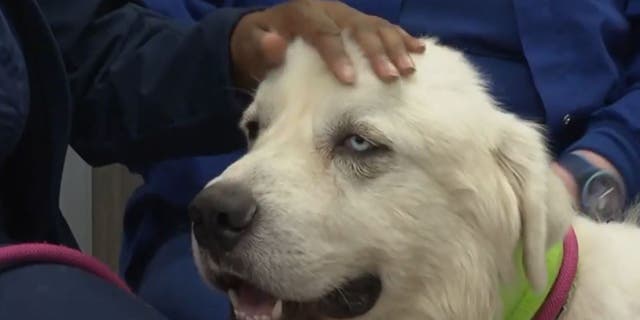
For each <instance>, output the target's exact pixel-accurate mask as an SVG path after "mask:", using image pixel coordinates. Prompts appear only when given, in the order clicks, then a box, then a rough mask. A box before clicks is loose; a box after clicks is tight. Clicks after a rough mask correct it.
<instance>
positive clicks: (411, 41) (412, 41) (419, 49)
mask: <svg viewBox="0 0 640 320" xmlns="http://www.w3.org/2000/svg"><path fill="white" fill-rule="evenodd" d="M394 27H395V28H396V30H397V31H398V32H399V33H400V34H401V35H402V40H403V42H404V45H405V47H406V48H407V50H409V52H412V53H423V52H424V51H425V49H426V47H425V45H424V42H423V41H422V40H420V39H418V38H416V37H414V36H412V35H410V34H409V33H408V32H407V31H405V30H404V29H402V28H401V27H400V26H394Z"/></svg>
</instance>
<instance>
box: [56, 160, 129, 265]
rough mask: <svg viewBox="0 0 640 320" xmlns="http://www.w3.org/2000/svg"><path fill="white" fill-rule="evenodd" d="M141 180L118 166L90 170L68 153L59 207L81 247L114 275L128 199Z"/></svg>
mask: <svg viewBox="0 0 640 320" xmlns="http://www.w3.org/2000/svg"><path fill="white" fill-rule="evenodd" d="M140 183H141V179H140V177H138V176H134V175H132V174H131V173H129V171H128V170H127V169H126V168H125V167H123V166H120V165H113V166H107V167H102V168H91V167H89V166H88V165H87V164H86V163H85V162H84V161H83V160H82V159H81V158H80V157H79V156H78V155H77V154H76V153H75V152H73V150H71V149H70V150H69V152H68V153H67V161H66V162H65V169H64V173H63V180H62V191H61V195H60V207H61V210H62V212H63V214H64V215H65V217H66V218H67V221H68V222H69V225H70V226H71V229H72V231H73V233H74V235H75V237H76V239H78V242H79V244H80V247H81V248H82V250H83V251H84V252H86V253H89V254H92V255H93V256H95V257H97V258H98V259H100V260H102V261H103V262H105V263H107V264H108V265H109V266H110V267H111V268H112V269H113V270H114V271H115V270H117V266H118V255H119V251H120V243H121V237H122V216H123V213H124V207H125V204H126V201H127V199H128V198H129V196H130V195H131V193H132V192H133V190H134V189H135V188H136V187H137V186H138V185H140Z"/></svg>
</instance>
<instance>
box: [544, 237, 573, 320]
mask: <svg viewBox="0 0 640 320" xmlns="http://www.w3.org/2000/svg"><path fill="white" fill-rule="evenodd" d="M563 248H564V253H563V256H562V265H561V266H560V270H559V271H558V277H557V278H556V281H555V282H554V284H553V287H552V288H551V291H550V292H549V295H548V296H547V299H546V300H545V301H544V303H543V304H542V307H540V309H538V312H537V313H536V316H535V317H534V320H555V319H557V318H558V316H560V313H562V310H563V308H564V306H565V305H566V303H567V299H568V298H569V293H571V287H572V285H573V281H574V280H575V277H576V272H577V270H578V239H577V237H576V233H575V231H574V230H573V228H570V229H569V232H568V233H567V235H566V236H565V238H564V243H563Z"/></svg>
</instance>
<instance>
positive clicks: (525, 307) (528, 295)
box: [501, 229, 578, 320]
mask: <svg viewBox="0 0 640 320" xmlns="http://www.w3.org/2000/svg"><path fill="white" fill-rule="evenodd" d="M516 259H517V260H516V261H522V250H521V249H518V250H517V252H516ZM546 262H547V275H548V281H547V286H546V287H545V289H544V291H543V292H535V291H534V290H533V288H532V287H531V286H530V284H529V282H528V281H527V278H526V276H525V272H524V268H523V266H522V263H518V273H517V279H516V280H515V281H513V282H511V283H510V284H509V285H505V286H503V287H502V288H501V297H502V302H503V312H502V314H503V319H505V320H511V319H513V320H516V319H535V320H553V319H556V318H557V317H558V316H559V314H560V313H561V312H562V308H563V306H564V305H565V303H566V300H567V296H568V294H569V291H570V288H571V285H572V283H573V280H574V278H575V273H576V269H577V264H578V263H577V262H578V247H577V239H576V236H575V233H574V231H573V229H570V230H569V231H568V232H567V234H566V236H565V238H564V241H563V242H558V243H557V244H555V245H553V246H552V247H551V248H550V249H549V250H548V251H547V255H546Z"/></svg>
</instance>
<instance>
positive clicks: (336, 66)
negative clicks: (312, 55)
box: [308, 32, 356, 84]
mask: <svg viewBox="0 0 640 320" xmlns="http://www.w3.org/2000/svg"><path fill="white" fill-rule="evenodd" d="M308 42H309V43H311V45H312V46H313V47H315V48H316V50H318V53H320V56H321V57H322V60H324V62H325V63H326V64H327V66H328V67H329V69H330V70H331V72H332V73H333V74H334V75H335V76H336V78H337V79H338V80H339V81H340V82H342V83H345V84H352V83H354V82H355V77H356V74H355V69H354V68H353V64H352V62H351V59H349V56H348V55H347V52H346V50H345V48H344V43H343V41H342V37H341V36H340V33H339V32H338V33H335V32H316V33H315V34H314V35H313V36H311V37H309V39H308Z"/></svg>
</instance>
